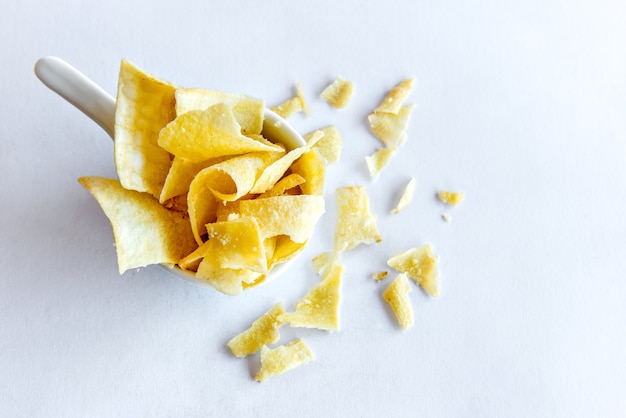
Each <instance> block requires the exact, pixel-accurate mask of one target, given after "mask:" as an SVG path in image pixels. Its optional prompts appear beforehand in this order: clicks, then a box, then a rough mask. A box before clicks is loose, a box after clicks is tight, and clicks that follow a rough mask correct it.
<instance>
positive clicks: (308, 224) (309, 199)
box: [238, 195, 324, 243]
mask: <svg viewBox="0 0 626 418" xmlns="http://www.w3.org/2000/svg"><path fill="white" fill-rule="evenodd" d="M238 206H239V213H240V215H241V216H251V217H254V218H256V219H257V221H258V222H259V228H260V230H261V237H262V238H263V239H265V238H269V237H273V236H276V235H287V236H288V237H289V238H291V240H292V241H294V242H296V243H303V242H306V241H307V240H308V239H309V237H310V236H311V234H312V233H313V229H314V228H315V224H316V223H317V220H318V219H319V218H320V217H321V216H322V214H323V213H324V198H323V197H322V196H310V195H296V196H291V195H282V196H274V197H268V198H266V199H254V200H240V201H239V202H238Z"/></svg>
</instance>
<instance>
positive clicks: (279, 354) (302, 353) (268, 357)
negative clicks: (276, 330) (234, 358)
mask: <svg viewBox="0 0 626 418" xmlns="http://www.w3.org/2000/svg"><path fill="white" fill-rule="evenodd" d="M314 359H315V357H314V356H313V353H311V350H309V347H307V345H306V344H305V343H304V340H303V339H301V338H298V339H296V340H293V341H292V342H290V343H289V344H286V345H281V346H278V347H276V348H274V349H271V348H268V347H267V346H265V345H264V346H263V347H261V369H260V370H259V372H258V373H257V374H256V376H255V377H254V380H256V381H258V382H264V381H266V380H267V379H269V378H270V377H274V376H278V375H281V374H283V373H285V372H288V371H290V370H293V369H295V368H296V367H298V366H302V365H303V364H306V363H308V362H310V361H312V360H314Z"/></svg>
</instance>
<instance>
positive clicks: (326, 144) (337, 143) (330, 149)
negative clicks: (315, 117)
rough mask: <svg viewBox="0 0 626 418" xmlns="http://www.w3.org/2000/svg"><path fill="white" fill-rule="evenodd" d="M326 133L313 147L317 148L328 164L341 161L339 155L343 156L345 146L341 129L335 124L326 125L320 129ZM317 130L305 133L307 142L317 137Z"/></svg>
mask: <svg viewBox="0 0 626 418" xmlns="http://www.w3.org/2000/svg"><path fill="white" fill-rule="evenodd" d="M319 131H322V132H323V133H324V136H323V137H322V138H321V139H320V140H319V141H317V144H315V145H314V146H313V148H315V149H317V150H318V151H319V152H320V154H322V157H324V159H325V160H326V162H327V163H328V164H333V163H336V162H337V161H339V157H341V150H342V148H343V139H342V138H341V134H340V133H339V130H338V129H337V128H336V127H335V126H326V127H324V128H321V129H319ZM315 132H317V131H313V132H309V133H308V134H306V135H304V140H305V141H306V142H309V141H311V140H312V139H313V138H314V137H315Z"/></svg>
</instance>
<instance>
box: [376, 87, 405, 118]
mask: <svg viewBox="0 0 626 418" xmlns="http://www.w3.org/2000/svg"><path fill="white" fill-rule="evenodd" d="M414 83H415V78H409V79H406V80H403V81H401V82H400V83H398V84H397V85H396V86H395V87H394V88H392V89H391V91H390V92H389V93H388V94H387V96H385V98H384V99H383V101H382V102H381V103H380V105H379V106H378V107H377V108H376V110H375V112H377V113H393V114H398V112H400V109H401V107H402V105H403V104H404V101H405V99H406V98H407V96H408V95H409V93H411V90H412V89H413V84H414Z"/></svg>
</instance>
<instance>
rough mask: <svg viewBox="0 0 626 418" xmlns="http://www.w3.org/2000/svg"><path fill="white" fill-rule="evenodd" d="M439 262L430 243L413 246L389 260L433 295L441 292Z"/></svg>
mask: <svg viewBox="0 0 626 418" xmlns="http://www.w3.org/2000/svg"><path fill="white" fill-rule="evenodd" d="M437 263H438V259H437V257H436V256H435V253H434V252H433V249H432V247H431V246H430V245H429V244H426V245H423V246H421V247H417V248H412V249H410V250H408V251H405V252H403V253H402V254H399V255H396V256H395V257H391V258H390V259H389V260H387V264H388V265H389V266H390V267H392V268H394V269H396V270H397V271H399V272H401V273H406V274H407V275H408V276H409V277H410V278H411V279H413V281H415V283H417V284H419V285H420V286H421V287H422V289H424V291H425V292H426V293H428V294H429V295H431V296H437V295H438V294H439V287H438V285H437V281H438V279H439V268H438V266H437Z"/></svg>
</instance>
